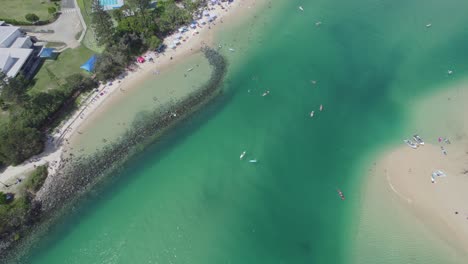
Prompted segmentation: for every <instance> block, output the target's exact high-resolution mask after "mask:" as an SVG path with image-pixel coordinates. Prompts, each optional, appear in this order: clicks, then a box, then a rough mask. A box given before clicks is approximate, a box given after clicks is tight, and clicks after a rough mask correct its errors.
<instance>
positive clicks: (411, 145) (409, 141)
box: [403, 139, 418, 149]
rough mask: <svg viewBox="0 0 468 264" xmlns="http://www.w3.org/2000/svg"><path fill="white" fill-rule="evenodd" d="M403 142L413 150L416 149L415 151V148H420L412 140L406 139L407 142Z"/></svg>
mask: <svg viewBox="0 0 468 264" xmlns="http://www.w3.org/2000/svg"><path fill="white" fill-rule="evenodd" d="M403 142H405V143H406V145H408V146H410V147H411V148H414V149H415V148H417V147H418V145H416V144H415V143H414V142H413V141H411V140H409V139H405V140H403Z"/></svg>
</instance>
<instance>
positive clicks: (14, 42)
mask: <svg viewBox="0 0 468 264" xmlns="http://www.w3.org/2000/svg"><path fill="white" fill-rule="evenodd" d="M32 45H33V43H32V41H31V38H30V37H29V36H25V35H24V34H23V33H22V32H21V31H20V28H19V27H14V26H7V25H5V24H4V23H3V21H0V70H1V71H2V72H4V73H5V74H6V75H7V76H8V77H12V78H13V77H15V76H16V75H18V73H19V71H20V70H21V69H22V68H23V66H24V65H25V64H26V63H27V62H28V59H29V57H30V56H31V53H32V52H33V49H32V48H31V47H32Z"/></svg>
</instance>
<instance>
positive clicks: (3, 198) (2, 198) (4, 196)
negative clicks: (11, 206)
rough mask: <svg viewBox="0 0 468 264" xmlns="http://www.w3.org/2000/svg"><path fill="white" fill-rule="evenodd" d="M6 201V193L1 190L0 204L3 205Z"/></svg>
mask: <svg viewBox="0 0 468 264" xmlns="http://www.w3.org/2000/svg"><path fill="white" fill-rule="evenodd" d="M6 203H7V198H6V194H5V193H3V192H0V205H4V204H6Z"/></svg>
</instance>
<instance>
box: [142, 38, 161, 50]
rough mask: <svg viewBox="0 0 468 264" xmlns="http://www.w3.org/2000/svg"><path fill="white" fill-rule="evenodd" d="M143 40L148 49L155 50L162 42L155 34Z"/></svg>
mask: <svg viewBox="0 0 468 264" xmlns="http://www.w3.org/2000/svg"><path fill="white" fill-rule="evenodd" d="M145 42H146V45H147V46H148V48H149V49H150V50H155V49H156V48H157V47H158V46H159V45H161V43H162V41H161V40H160V39H159V38H158V37H156V36H151V37H149V38H147V39H145Z"/></svg>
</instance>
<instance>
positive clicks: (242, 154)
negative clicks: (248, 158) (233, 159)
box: [240, 151, 247, 159]
mask: <svg viewBox="0 0 468 264" xmlns="http://www.w3.org/2000/svg"><path fill="white" fill-rule="evenodd" d="M245 154H247V152H246V151H244V152H242V153H241V154H240V159H243V158H244V157H245Z"/></svg>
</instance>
